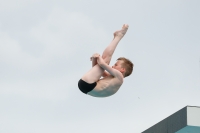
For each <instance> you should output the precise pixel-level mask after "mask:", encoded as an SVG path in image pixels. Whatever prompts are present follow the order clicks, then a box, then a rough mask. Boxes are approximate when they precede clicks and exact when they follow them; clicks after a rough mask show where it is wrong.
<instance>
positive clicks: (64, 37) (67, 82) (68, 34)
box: [0, 0, 200, 133]
mask: <svg viewBox="0 0 200 133" xmlns="http://www.w3.org/2000/svg"><path fill="white" fill-rule="evenodd" d="M0 3H1V4H0V132H2V133H47V132H48V133H55V132H59V133H94V132H95V133H103V132H104V133H108V132H109V133H122V132H126V133H140V132H142V131H144V130H146V129H147V128H149V127H151V126H152V125H154V124H156V123H157V122H159V121H160V120H162V119H164V118H166V117H167V116H169V115H171V114H173V113H174V112H176V111H178V110H179V109H181V108H183V107H185V106H187V105H193V106H200V104H199V101H200V96H199V94H200V18H199V16H200V8H199V7H200V1H199V0H176V1H174V0H164V1H160V0H151V1H150V0H127V1H122V0H109V1H108V0H84V1H83V0H82V1H81V0H65V1H64V0H50V1H49V0H6V1H5V0H0ZM124 23H127V24H129V26H130V28H129V30H128V32H127V34H126V36H125V37H124V38H123V40H122V41H121V42H120V44H119V45H118V47H117V49H116V51H115V53H114V56H113V59H112V61H111V64H114V63H115V60H116V59H117V58H118V57H121V56H123V57H127V58H129V59H130V60H132V62H133V63H134V64H135V67H134V72H133V74H132V75H131V76H130V77H127V78H125V81H124V84H123V85H122V87H121V88H120V90H119V91H118V92H117V93H116V94H115V95H113V96H110V97H107V98H95V97H91V96H89V95H85V94H83V93H81V92H80V91H79V89H78V87H77V82H78V80H79V79H80V78H81V76H82V75H83V74H84V73H85V72H87V71H88V70H89V69H90V68H91V62H90V60H89V59H90V56H91V55H92V54H93V53H95V52H99V53H102V52H103V50H104V48H105V47H106V46H107V45H108V44H109V43H110V41H111V40H112V38H113V32H114V31H115V30H118V29H120V28H121V26H122V25H123V24H124Z"/></svg>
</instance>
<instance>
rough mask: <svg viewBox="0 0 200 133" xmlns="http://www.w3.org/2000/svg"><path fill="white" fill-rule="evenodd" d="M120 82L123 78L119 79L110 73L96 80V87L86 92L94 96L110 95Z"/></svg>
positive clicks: (118, 86) (114, 91) (116, 89)
mask: <svg viewBox="0 0 200 133" xmlns="http://www.w3.org/2000/svg"><path fill="white" fill-rule="evenodd" d="M122 83H123V80H119V79H117V78H116V77H113V76H112V75H110V76H107V77H104V78H102V79H100V80H99V81H97V85H96V87H95V88H94V89H93V90H92V91H90V92H88V93H87V94H89V95H91V96H95V97H107V96H111V95H113V94H114V93H116V92H117V91H118V90H119V88H120V86H121V85H122Z"/></svg>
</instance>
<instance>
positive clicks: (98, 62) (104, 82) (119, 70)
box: [78, 24, 134, 97]
mask: <svg viewBox="0 0 200 133" xmlns="http://www.w3.org/2000/svg"><path fill="white" fill-rule="evenodd" d="M128 27H129V26H128V25H127V24H124V25H123V27H122V29H121V30H118V31H116V32H114V39H113V40H112V41H111V43H110V44H109V45H108V46H107V47H106V49H105V50H104V52H103V54H102V56H101V55H100V54H98V53H95V54H93V56H92V57H91V58H90V59H91V61H92V68H91V69H90V70H89V71H88V72H87V73H86V74H84V75H83V76H82V78H81V79H80V80H79V82H78V87H79V89H80V90H81V91H82V92H83V93H85V94H88V95H91V96H94V97H108V96H111V95H113V94H115V93H116V92H117V91H118V90H119V88H120V86H121V85H122V84H123V79H124V78H125V77H127V76H129V75H130V74H131V73H132V71H133V66H134V65H133V63H132V62H131V61H130V60H129V59H126V58H124V57H120V58H118V59H117V61H116V63H115V64H114V65H113V66H112V67H111V66H109V64H110V61H111V58H112V55H113V53H114V51H115V49H116V47H117V45H118V43H119V42H120V40H121V39H122V38H123V37H124V35H125V34H126V32H127V30H128Z"/></svg>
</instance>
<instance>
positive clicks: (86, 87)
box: [78, 79, 97, 94]
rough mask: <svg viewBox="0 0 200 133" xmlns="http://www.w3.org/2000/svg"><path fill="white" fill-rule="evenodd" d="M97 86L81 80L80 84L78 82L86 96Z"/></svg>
mask: <svg viewBox="0 0 200 133" xmlns="http://www.w3.org/2000/svg"><path fill="white" fill-rule="evenodd" d="M96 85H97V83H96V82H94V83H92V84H89V83H87V82H85V81H83V80H82V79H80V80H79V82H78V87H79V89H80V90H81V91H82V92H83V93H85V94H87V93H88V92H90V91H91V90H93V89H94V88H95V86H96Z"/></svg>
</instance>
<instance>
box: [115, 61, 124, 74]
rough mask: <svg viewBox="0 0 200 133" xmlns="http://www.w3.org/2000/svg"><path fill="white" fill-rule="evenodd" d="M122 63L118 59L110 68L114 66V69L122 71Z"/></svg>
mask: <svg viewBox="0 0 200 133" xmlns="http://www.w3.org/2000/svg"><path fill="white" fill-rule="evenodd" d="M122 64H123V61H122V60H118V61H117V62H116V63H115V64H114V66H112V68H114V69H116V70H118V71H120V72H124V71H125V69H124V68H123V67H122Z"/></svg>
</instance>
